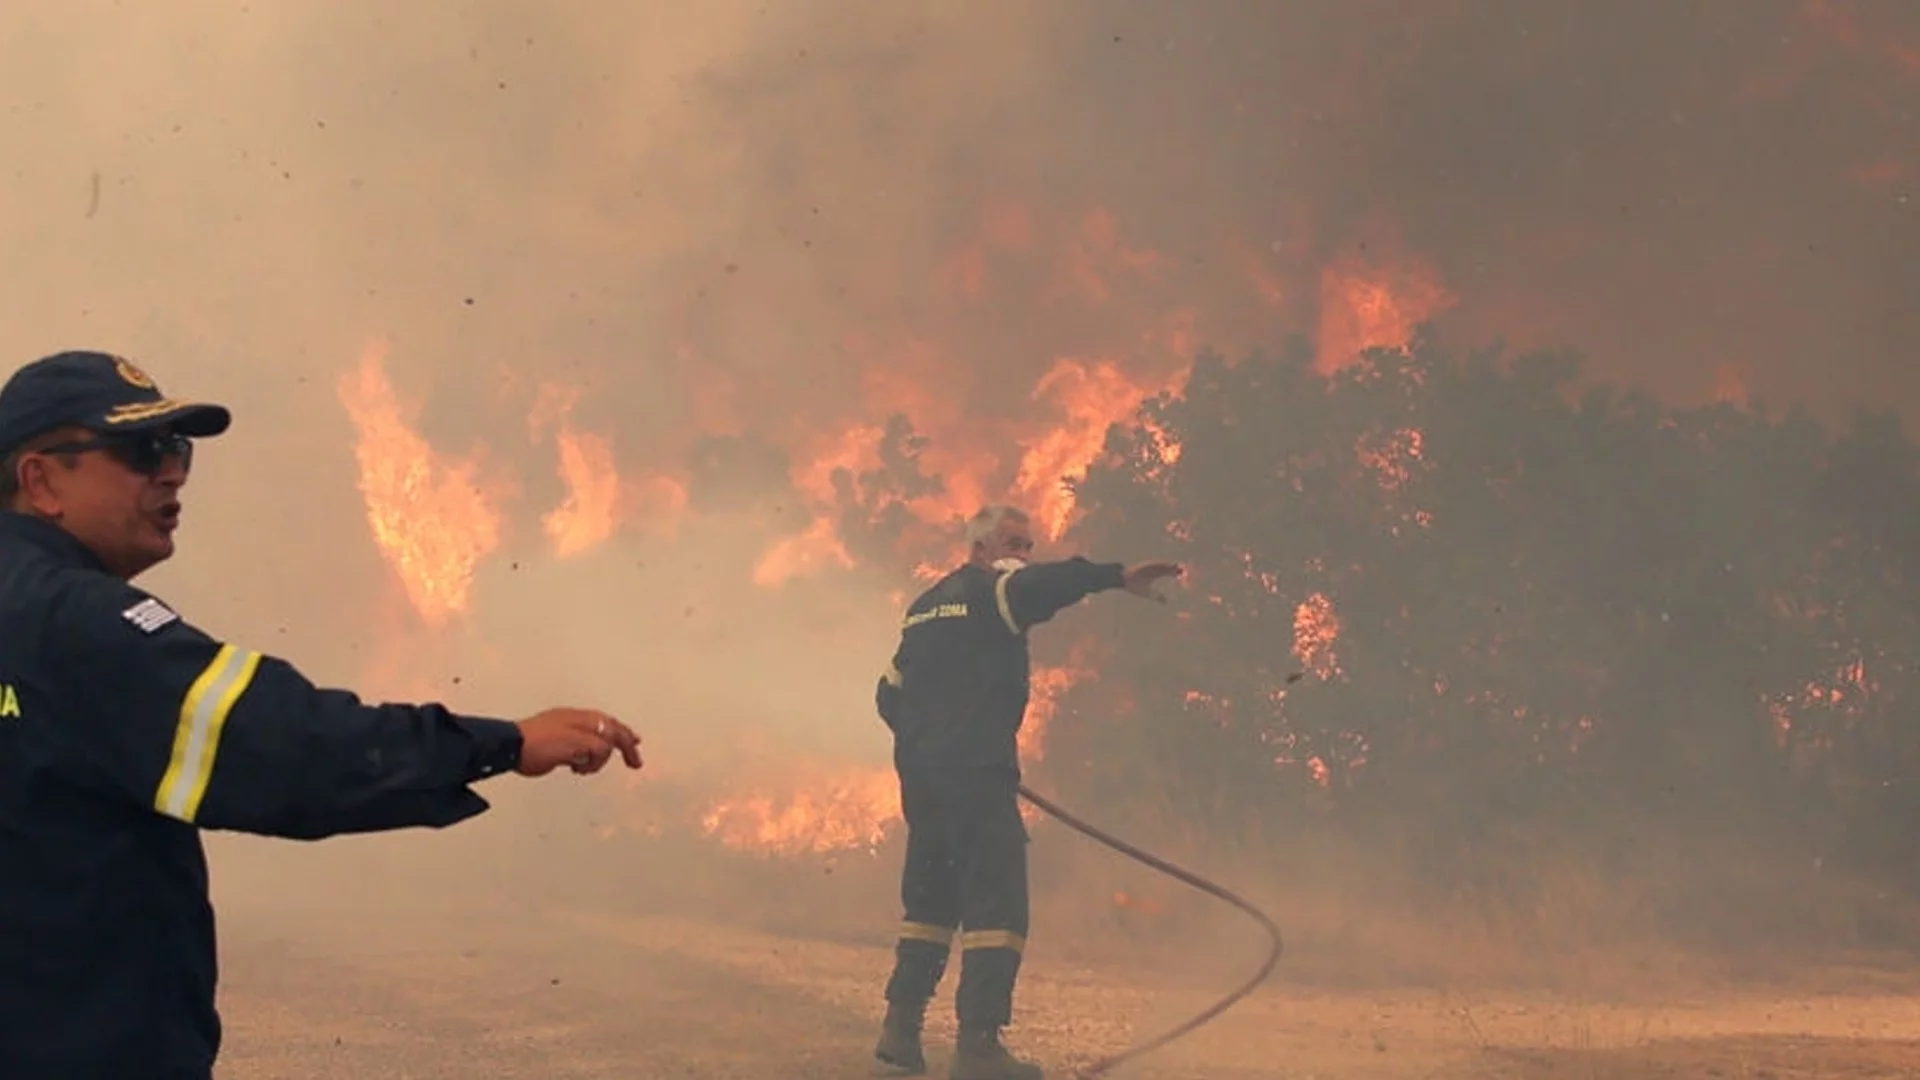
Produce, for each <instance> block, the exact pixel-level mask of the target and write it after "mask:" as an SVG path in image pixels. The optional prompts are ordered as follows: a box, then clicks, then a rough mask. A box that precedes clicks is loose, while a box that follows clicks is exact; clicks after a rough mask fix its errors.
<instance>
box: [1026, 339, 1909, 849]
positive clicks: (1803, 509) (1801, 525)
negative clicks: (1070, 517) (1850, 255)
mask: <svg viewBox="0 0 1920 1080" xmlns="http://www.w3.org/2000/svg"><path fill="white" fill-rule="evenodd" d="M1312 361H1313V356H1312V351H1311V350H1310V349H1309V348H1307V347H1305V346H1304V345H1301V346H1298V347H1295V348H1293V349H1291V350H1288V351H1285V352H1283V353H1281V354H1279V355H1277V356H1273V357H1267V356H1253V357H1249V358H1246V359H1244V360H1241V361H1239V362H1237V363H1233V362H1229V361H1228V360H1227V359H1225V358H1223V357H1221V356H1219V355H1213V354H1209V355H1203V356H1202V357H1201V358H1200V359H1199V361H1198V362H1197V363H1196V365H1195V367H1194V370H1193V373H1192V376H1191V379H1190V381H1189V382H1188V384H1187V386H1186V388H1185V389H1184V391H1183V392H1181V393H1178V394H1172V393H1167V394H1162V395H1160V396H1158V397H1156V398H1154V399H1152V400H1151V401H1149V402H1147V403H1146V404H1145V405H1144V406H1143V407H1142V409H1141V411H1140V413H1139V415H1138V416H1137V417H1136V418H1135V419H1134V420H1133V421H1132V422H1131V423H1128V424H1124V425H1119V426H1116V427H1115V428H1114V429H1113V430H1112V431H1111V432H1110V434H1109V439H1108V442H1107V446H1106V454H1105V457H1104V459H1103V460H1102V461H1101V462H1100V463H1099V464H1098V465H1096V467H1094V468H1093V469H1092V470H1090V472H1089V474H1088V476H1087V477H1086V479H1085V480H1084V482H1082V483H1080V484H1078V485H1077V498H1078V507H1079V511H1080V513H1081V514H1082V515H1083V518H1082V521H1081V525H1080V528H1079V530H1078V532H1077V534H1076V535H1075V537H1074V539H1075V540H1076V542H1077V546H1079V547H1083V548H1085V549H1088V550H1090V551H1095V552H1104V553H1115V552H1127V553H1142V554H1145V553H1155V552H1160V551H1165V550H1169V549H1171V550H1172V551H1173V552H1174V553H1175V554H1176V555H1177V557H1179V558H1182V559H1183V560H1185V561H1186V562H1188V563H1189V565H1190V566H1191V567H1192V573H1191V577H1190V585H1191V595H1190V597H1189V599H1188V601H1187V602H1186V603H1185V604H1184V605H1183V606H1184V608H1185V610H1184V611H1183V612H1181V613H1180V619H1179V623H1178V628H1177V629H1176V630H1175V631H1173V632H1172V633H1170V634H1158V633H1156V634H1154V635H1152V636H1151V637H1148V636H1145V635H1140V636H1135V637H1129V638H1125V639H1116V640H1115V641H1113V642H1112V643H1111V647H1110V649H1109V650H1108V652H1109V655H1108V656H1107V657H1106V659H1105V662H1104V664H1103V667H1102V671H1101V677H1100V679H1099V680H1098V681H1097V682H1089V683H1084V684H1082V685H1081V686H1079V687H1075V688H1072V689H1069V690H1068V691H1067V692H1066V694H1065V695H1064V696H1063V698H1062V700H1061V702H1060V709H1061V716H1062V720H1061V721H1060V722H1059V723H1058V724H1057V725H1056V732H1057V735H1056V739H1055V744H1054V747H1053V748H1052V752H1051V754H1050V760H1052V761H1054V762H1055V763H1067V764H1056V769H1057V770H1069V771H1064V772H1062V771H1056V773H1055V776H1056V778H1057V779H1058V780H1059V781H1060V782H1063V783H1069V784H1071V785H1073V786H1074V787H1075V788H1076V789H1077V790H1078V792H1079V793H1080V794H1081V795H1082V796H1083V797H1085V798H1088V799H1099V800H1100V801H1102V802H1103V803H1104V802H1107V801H1108V797H1114V802H1115V804H1116V805H1124V804H1125V802H1126V801H1133V802H1136V803H1137V802H1138V801H1139V794H1140V793H1141V792H1143V791H1150V792H1154V793H1155V798H1154V799H1153V800H1152V801H1153V802H1154V803H1155V804H1156V805H1160V804H1163V803H1164V804H1165V805H1170V806H1172V807H1174V808H1175V813H1176V814H1177V815H1178V816H1180V817H1182V818H1184V819H1185V820H1186V821H1187V823H1190V824H1193V825H1203V826H1204V827H1206V828H1207V829H1208V830H1209V831H1210V832H1213V833H1215V834H1222V833H1233V834H1238V835H1241V836H1242V837H1243V838H1245V839H1247V840H1254V839H1257V837H1258V836H1259V834H1260V833H1261V832H1262V831H1264V829H1266V828H1269V827H1276V826H1278V827H1284V825H1285V824H1286V823H1288V822H1290V821H1293V820H1297V817H1298V815H1300V814H1302V813H1305V812H1307V811H1308V810H1309V809H1317V810H1318V811H1320V812H1324V813H1330V814H1333V815H1335V816H1336V817H1338V818H1340V819H1343V820H1345V821H1348V822H1350V823H1353V824H1355V825H1357V826H1360V827H1367V826H1368V825H1391V826H1392V827H1393V828H1396V829H1399V830H1403V831H1404V830H1415V831H1417V833H1418V834H1419V835H1420V836H1421V838H1422V843H1421V845H1420V846H1421V847H1422V848H1423V849H1424V850H1429V851H1447V850H1453V849H1456V848H1458V847H1460V846H1462V845H1470V844H1472V843H1473V842H1474V841H1475V840H1476V838H1480V837H1484V836H1485V835H1486V834H1487V833H1488V832H1489V830H1493V829H1496V828H1504V827H1509V826H1514V825H1525V826H1529V827H1536V828H1541V827H1544V828H1551V829H1556V830H1562V831H1572V832H1576V833H1578V834H1581V835H1593V834H1594V832H1595V830H1596V829H1597V830H1600V831H1601V832H1605V831H1608V830H1620V829H1626V828H1638V827H1644V826H1646V825H1647V824H1649V821H1650V820H1653V821H1660V820H1664V821H1665V822H1666V823H1667V825H1668V826H1669V827H1674V828H1688V827H1692V826H1694V825H1699V824H1703V823H1704V824H1708V825H1711V824H1713V823H1714V822H1715V821H1717V822H1718V823H1720V824H1732V823H1734V822H1736V821H1737V822H1739V823H1742V824H1743V825H1746V826H1748V827H1752V826H1753V825H1755V824H1756V823H1764V824H1765V825H1767V826H1768V827H1770V828H1775V829H1779V830H1782V831H1784V832H1788V833H1791V834H1793V835H1796V836H1799V837H1801V838H1803V839H1806V840H1808V841H1813V842H1818V843H1819V844H1820V845H1821V846H1822V848H1823V850H1825V851H1826V852H1827V853H1828V854H1830V855H1831V854H1837V853H1838V852H1839V851H1840V850H1841V849H1842V848H1845V849H1847V850H1851V851H1852V852H1853V853H1854V854H1855V855H1856V856H1861V857H1868V856H1870V855H1874V854H1876V853H1879V854H1884V855H1885V856H1886V857H1887V858H1897V859H1899V860H1900V862H1901V865H1899V866H1894V865H1889V864H1886V863H1885V862H1882V863H1881V864H1880V865H1879V866H1878V869H1882V870H1889V871H1892V870H1900V871H1905V870H1907V869H1908V866H1909V865H1910V863H1909V860H1907V857H1906V856H1905V855H1903V854H1898V853H1897V852H1895V851H1893V850H1891V849H1884V848H1878V847H1876V846H1875V845H1876V844H1877V843H1879V841H1880V839H1881V838H1883V837H1884V836H1885V835H1886V832H1887V830H1885V829H1884V828H1882V827H1880V826H1879V825H1878V823H1879V822H1880V821H1883V820H1885V815H1887V814H1889V813H1891V812H1894V810H1895V808H1896V806H1899V805H1904V804H1905V803H1906V802H1907V801H1908V796H1906V794H1905V793H1906V792H1908V791H1910V790H1911V784H1909V783H1908V782H1907V779H1906V778H1907V777H1908V776H1909V775H1910V774H1911V773H1912V772H1913V770H1914V768H1915V766H1916V764H1920V756H1917V755H1916V749H1920V746H1917V745H1916V743H1917V742H1920V739H1917V737H1916V736H1917V735H1920V733H1916V731H1915V729H1914V727H1913V726H1912V725H1911V724H1910V723H1908V722H1906V721H1907V716H1908V713H1907V710H1906V708H1905V702H1906V701H1908V700H1909V698H1910V680H1911V674H1910V672H1911V663H1910V661H1909V660H1908V659H1907V658H1908V657H1910V656H1912V655H1913V654H1914V650H1915V646H1916V644H1920V640H1917V636H1916V631H1917V630H1920V627H1916V624H1915V618H1914V614H1913V613H1914V610H1915V607H1914V600H1915V599H1916V597H1915V595H1914V585H1913V578H1914V575H1913V574H1912V573H1911V568H1910V565H1909V564H1910V562H1911V560H1912V559H1913V557H1914V556H1913V554H1912V553H1913V552H1915V551H1916V550H1920V546H1917V545H1916V540H1920V536H1917V535H1916V532H1915V530H1916V526H1917V525H1920V522H1916V510H1915V508H1916V507H1917V506H1920V490H1916V472H1915V469H1914V467H1913V465H1914V456H1915V450H1914V447H1913V446H1912V444H1911V443H1910V442H1908V440H1907V439H1906V437H1905V436H1904V435H1903V434H1902V433H1901V431H1900V430H1899V428H1898V425H1897V424H1895V423H1894V422H1892V421H1890V420H1889V419H1887V418H1885V417H1881V416H1862V417H1860V418H1858V419H1856V420H1855V422H1854V423H1853V424H1852V425H1851V427H1850V428H1848V429H1847V430H1846V431H1844V432H1843V433H1841V434H1838V435H1833V434H1830V433H1828V432H1827V431H1825V430H1823V429H1822V428H1821V427H1820V426H1819V425H1818V424H1816V423H1815V422H1814V421H1813V420H1811V419H1810V418H1809V417H1807V416H1805V415H1804V414H1802V413H1799V412H1797V411H1796V412H1789V413H1787V414H1786V415H1785V416H1784V417H1783V418H1780V419H1769V418H1768V417H1767V416H1766V414H1765V413H1764V412H1763V411H1761V410H1759V409H1746V408H1736V407H1734V406H1731V405H1725V404H1722V405H1716V406H1712V407H1707V408H1694V409H1675V408H1668V407H1663V406H1662V405H1660V404H1658V403H1656V402H1654V401H1653V400H1651V399H1649V398H1646V397H1644V396H1639V395H1635V394H1622V393H1619V392H1616V391H1612V390H1608V389H1588V390H1585V391H1581V390H1580V389H1579V388H1578V385H1577V378H1578V375H1579V370H1578V365H1577V363H1576V362H1575V361H1573V360H1572V359H1569V358H1566V357H1561V356H1554V355H1534V356H1527V357H1521V358H1518V359H1516V360H1514V361H1513V362H1511V363H1505V364H1503V363H1497V362H1496V358H1494V357H1492V356H1470V357H1455V356H1452V355H1449V354H1448V353H1447V352H1445V351H1444V350H1443V349H1442V348H1441V347H1440V346H1439V345H1438V344H1436V343H1434V342H1432V341H1428V340H1421V341H1417V342H1416V343H1415V344H1414V346H1413V347H1412V348H1410V349H1407V350H1404V351H1394V352H1388V351H1374V352H1372V353H1370V354H1369V355H1368V356H1367V358H1366V360H1365V362H1364V363H1361V364H1358V365H1354V366H1350V367H1347V368H1344V369H1341V370H1338V371H1336V372H1334V373H1332V374H1330V375H1322V374H1319V373H1317V372H1316V371H1315V368H1314V365H1313V362H1312ZM1117 732H1118V733H1117ZM1093 760H1098V761H1099V768H1098V769H1092V768H1083V769H1080V770H1077V771H1072V763H1084V762H1089V761H1093ZM1123 795H1124V796H1130V799H1123V798H1121V796H1123ZM1623 807H1632V808H1635V812H1634V815H1633V819H1632V820H1631V821H1629V820H1628V818H1626V817H1624V816H1622V810H1621V808H1623ZM1896 832H1897V830H1896Z"/></svg>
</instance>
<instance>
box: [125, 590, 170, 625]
mask: <svg viewBox="0 0 1920 1080" xmlns="http://www.w3.org/2000/svg"><path fill="white" fill-rule="evenodd" d="M120 617H121V618H123V619H125V620H127V621H128V622H130V623H132V624H133V625H134V627H135V628H136V629H138V630H139V631H140V632H141V633H143V634H151V633H153V632H154V631H156V630H159V629H160V628H161V627H163V626H165V625H167V624H168V623H170V622H174V621H177V620H178V619H179V618H180V616H179V615H176V614H174V611H173V609H172V608H170V607H168V606H167V605H165V604H163V603H161V602H160V601H158V600H155V599H154V598H153V597H151V596H149V597H147V598H146V599H145V600H142V601H140V602H139V603H137V604H135V605H133V606H132V607H130V608H128V609H127V610H125V611H123V612H121V613H120Z"/></svg>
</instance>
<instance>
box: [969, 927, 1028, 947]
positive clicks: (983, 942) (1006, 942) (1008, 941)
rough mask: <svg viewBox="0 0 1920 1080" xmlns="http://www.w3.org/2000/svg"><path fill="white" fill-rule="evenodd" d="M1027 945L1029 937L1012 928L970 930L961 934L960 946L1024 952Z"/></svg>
mask: <svg viewBox="0 0 1920 1080" xmlns="http://www.w3.org/2000/svg"><path fill="white" fill-rule="evenodd" d="M1026 947H1027V939H1026V938H1024V937H1022V936H1020V935H1019V934H1016V933H1014V932H1013V931H1011V930H969V931H967V932H966V933H964V934H961V935H960V948H961V950H962V951H963V952H964V951H966V950H968V949H1012V950H1013V951H1014V952H1022V951H1024V950H1025V949H1026Z"/></svg>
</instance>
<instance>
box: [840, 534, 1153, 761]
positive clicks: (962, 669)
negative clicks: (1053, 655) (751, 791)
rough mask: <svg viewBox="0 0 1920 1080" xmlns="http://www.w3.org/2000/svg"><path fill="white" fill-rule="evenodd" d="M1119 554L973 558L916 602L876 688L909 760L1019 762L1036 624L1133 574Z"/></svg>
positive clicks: (902, 755)
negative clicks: (1010, 565) (1007, 564)
mask: <svg viewBox="0 0 1920 1080" xmlns="http://www.w3.org/2000/svg"><path fill="white" fill-rule="evenodd" d="M1124 571H1125V568H1124V567H1123V566H1121V564H1119V563H1095V562H1088V561H1087V560H1085V559H1081V558H1073V559H1066V560H1064V561H1061V562H1047V563H1034V564H1032V565H1029V566H1026V567H1022V568H1021V569H1018V570H1013V571H1006V572H1002V571H999V570H992V569H989V568H987V567H983V566H976V565H974V564H972V563H969V564H967V565H965V566H962V567H961V568H960V569H958V570H955V571H954V572H952V573H950V574H948V575H947V576H946V577H944V578H941V579H940V580H939V581H937V582H935V583H934V585H933V586H932V587H931V588H929V589H928V590H927V591H926V592H923V593H921V594H920V596H919V597H918V598H917V599H915V600H914V602H913V603H912V604H911V605H909V606H908V608H907V614H906V617H905V618H904V619H903V620H902V621H901V625H900V646H899V648H898V649H896V650H895V652H894V654H893V662H892V663H891V664H889V665H888V666H887V671H886V674H884V675H882V676H881V678H880V682H879V684H878V686H877V687H876V688H875V704H876V705H877V706H878V708H879V710H880V716H881V719H883V720H885V721H886V723H887V726H888V727H890V728H892V729H893V736H894V763H895V764H896V765H897V766H898V767H900V768H902V769H920V768H966V767H992V768H1002V769H1010V770H1012V773H1013V775H1014V776H1016V777H1017V776H1018V775H1019V772H1020V751H1019V735H1020V725H1021V724H1022V723H1023V722H1024V721H1025V719H1026V715H1027V700H1028V698H1029V697H1030V696H1031V693H1032V683H1031V674H1032V668H1031V657H1030V656H1029V654H1028V651H1027V631H1028V630H1029V629H1030V628H1032V627H1034V626H1037V625H1039V624H1040V623H1043V622H1046V621H1047V620H1048V619H1051V618H1053V617H1054V615H1056V614H1058V613H1059V612H1060V611H1061V610H1062V609H1063V608H1067V607H1070V606H1072V605H1074V604H1077V603H1079V602H1080V601H1081V600H1082V599H1084V598H1085V597H1087V596H1090V595H1092V594H1093V593H1096V592H1101V591H1103V590H1106V589H1117V588H1120V587H1121V586H1122V585H1123V584H1124V580H1123V574H1124Z"/></svg>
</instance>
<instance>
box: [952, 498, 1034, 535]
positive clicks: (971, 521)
mask: <svg viewBox="0 0 1920 1080" xmlns="http://www.w3.org/2000/svg"><path fill="white" fill-rule="evenodd" d="M1029 520H1031V519H1030V518H1028V517H1027V512H1026V511H1025V510H1022V509H1020V508H1019V507H1017V506H1006V505H1003V504H998V503H996V504H994V505H992V506H983V507H981V508H980V509H979V510H978V511H977V512H976V513H975V514H974V515H973V516H972V517H970V518H968V519H967V543H968V544H969V545H973V544H984V543H986V542H987V541H988V540H989V539H991V538H992V537H993V533H994V530H995V529H998V528H999V527H1000V523H1001V522H1003V521H1029Z"/></svg>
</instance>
